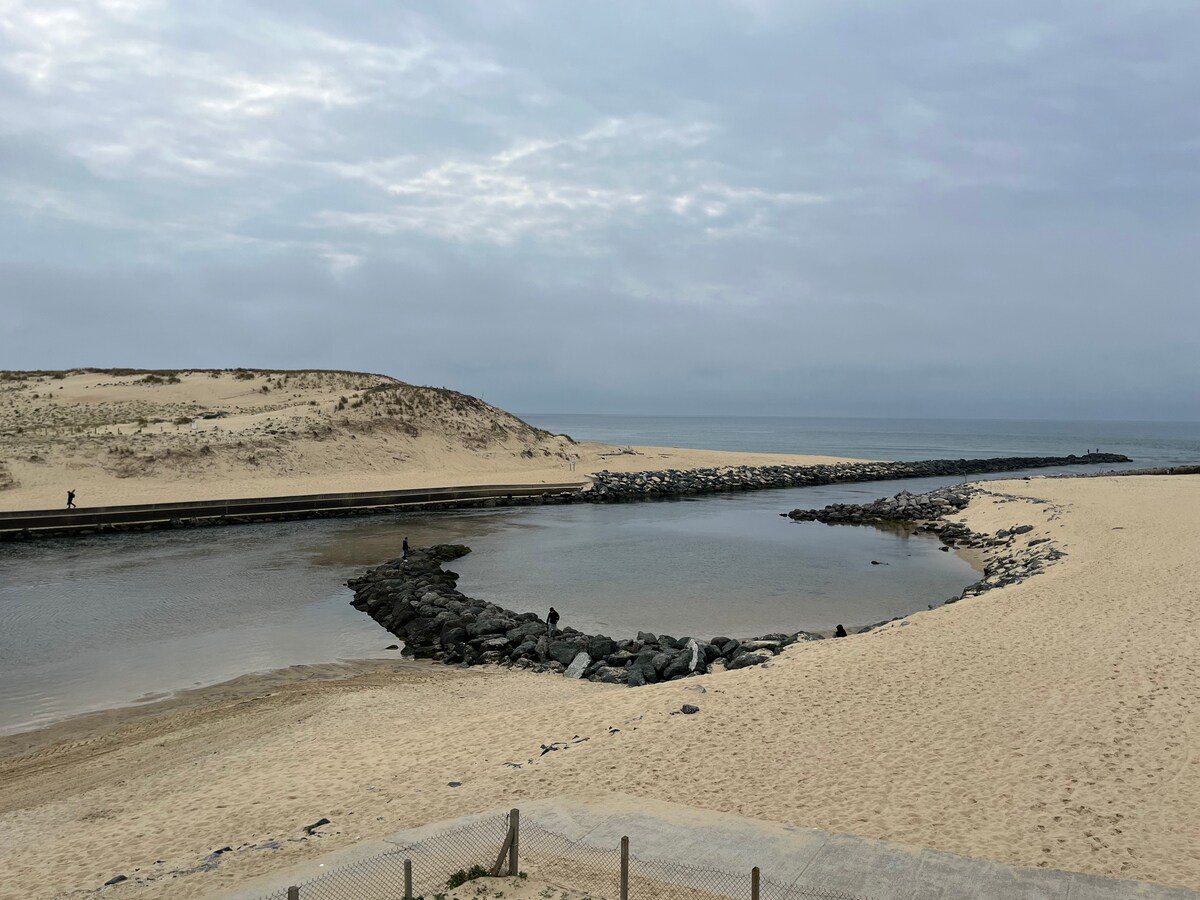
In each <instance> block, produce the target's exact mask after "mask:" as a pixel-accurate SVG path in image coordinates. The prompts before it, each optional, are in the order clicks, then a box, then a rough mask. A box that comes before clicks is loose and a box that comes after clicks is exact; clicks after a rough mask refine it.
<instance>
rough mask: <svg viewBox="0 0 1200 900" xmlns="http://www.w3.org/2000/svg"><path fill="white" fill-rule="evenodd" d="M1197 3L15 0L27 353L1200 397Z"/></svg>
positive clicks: (2, 252)
mask: <svg viewBox="0 0 1200 900" xmlns="http://www.w3.org/2000/svg"><path fill="white" fill-rule="evenodd" d="M1197 38H1200V11H1194V10H1193V9H1192V8H1191V6H1190V4H1184V3H1182V2H1169V0H1162V2H1152V0H1143V2H1140V3H1137V4H1126V5H1122V6H1120V7H1118V8H1113V9H1103V10H1097V9H1096V8H1095V6H1094V5H1093V4H1083V3H1066V4H1057V5H1055V6H1054V8H1053V9H1052V10H1051V9H1047V8H1045V4H1042V3H1034V2H1031V0H1030V2H1025V0H1019V2H1010V3H1004V4H1000V3H994V4H992V3H988V4H961V3H955V2H951V0H918V2H914V3H909V4H903V5H897V4H893V3H884V2H874V3H871V2H869V3H863V4H837V3H808V4H783V3H780V4H775V3H772V2H768V0H761V2H743V3H733V2H731V3H727V4H724V5H720V4H712V5H708V6H705V7H697V6H696V5H695V4H683V3H676V4H672V3H663V4H653V5H644V4H643V5H635V4H628V5H621V4H618V5H616V6H614V5H613V4H611V3H604V4H601V3H582V2H581V3H571V4H526V3H519V2H511V3H500V2H491V0H489V2H479V3H476V4H455V5H452V6H448V7H445V8H434V7H429V8H427V9H426V10H425V11H424V12H423V13H420V14H418V13H415V12H397V11H396V9H395V8H394V6H393V5H388V4H379V3H365V2H359V3H349V4H345V5H339V7H338V9H337V14H336V16H335V15H333V14H331V13H330V12H329V11H328V10H327V9H326V8H325V6H324V5H313V6H312V7H311V8H304V7H302V6H301V5H299V4H294V3H287V4H284V3H277V2H276V3H271V2H259V3H238V4H232V3H204V4H198V3H197V4H186V3H171V4H168V3H166V2H157V0H92V2H62V0H60V2H54V0H38V2H36V3H34V2H28V3H27V2H24V0H0V304H2V305H3V308H4V311H5V314H4V316H3V317H2V320H0V342H2V345H3V348H2V349H3V353H2V357H3V358H2V359H0V365H2V366H4V367H11V368H21V367H29V368H35V367H36V368H41V367H50V366H71V365H144V366H184V365H192V366H201V365H213V366H222V365H271V366H279V367H308V366H331V367H338V368H362V369H366V370H371V371H380V372H386V373H389V374H394V375H396V376H398V377H401V378H405V379H408V380H413V381H418V382H427V383H434V384H446V385H450V386H454V387H457V388H459V389H462V390H466V391H470V392H473V393H482V394H483V395H484V396H486V397H487V399H488V400H490V401H492V402H495V403H497V404H500V405H503V406H506V407H508V408H511V409H516V410H519V411H537V410H542V411H598V412H659V413H669V412H679V413H737V412H745V413H756V414H772V413H776V414H797V415H804V414H812V415H838V414H845V415H886V414H889V413H891V414H897V415H925V416H938V415H943V416H1029V415H1034V416H1048V417H1066V418H1087V417H1100V418H1126V417H1133V418H1147V417H1162V418H1185V419H1200V399H1198V396H1197V394H1196V392H1195V391H1194V390H1193V389H1192V388H1191V385H1193V384H1195V383H1196V380H1197V376H1200V363H1198V362H1197V359H1198V358H1200V354H1197V353H1196V352H1195V340H1194V337H1193V335H1194V334H1196V333H1200V313H1198V312H1197V307H1196V304H1195V303H1194V301H1193V300H1192V285H1194V284H1195V283H1197V276H1200V271H1198V269H1200V264H1198V263H1197V261H1196V258H1195V257H1196V254H1195V253H1194V250H1193V249H1192V248H1193V247H1194V244H1195V241H1194V237H1195V232H1196V230H1197V220H1196V212H1195V210H1196V209H1197V208H1200V207H1198V206H1197V203H1196V200H1197V197H1196V194H1197V189H1198V187H1200V185H1198V179H1197V166H1196V163H1195V159H1196V151H1197V149H1198V148H1200V103H1197V100H1198V99H1200V98H1198V97H1197V93H1198V89H1197V85H1200V71H1198V69H1200V61H1197V60H1196V58H1195V55H1194V53H1192V52H1191V48H1192V47H1194V46H1195V44H1196V40H1197Z"/></svg>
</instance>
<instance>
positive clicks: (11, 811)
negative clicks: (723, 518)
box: [0, 477, 1200, 897]
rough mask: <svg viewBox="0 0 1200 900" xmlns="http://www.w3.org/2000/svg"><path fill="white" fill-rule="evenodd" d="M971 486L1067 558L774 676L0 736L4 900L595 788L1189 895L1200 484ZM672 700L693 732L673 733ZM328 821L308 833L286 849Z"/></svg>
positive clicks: (790, 660) (539, 679)
mask: <svg viewBox="0 0 1200 900" xmlns="http://www.w3.org/2000/svg"><path fill="white" fill-rule="evenodd" d="M987 488H988V490H989V491H996V492H1000V493H1004V494H1009V495H1019V496H1028V497H1034V498H1037V499H1039V500H1043V501H1048V502H1042V503H1033V502H1026V501H1022V500H1019V499H1018V500H1010V499H1007V498H999V497H995V496H988V495H984V496H981V497H979V498H977V499H975V500H974V501H973V502H972V504H971V505H970V507H968V509H967V510H966V512H965V513H964V514H963V517H964V519H965V520H966V521H967V522H968V523H969V524H970V525H971V526H972V527H973V528H975V529H976V530H996V529H999V528H1001V527H1008V526H1010V525H1013V524H1015V523H1018V522H1028V523H1032V524H1034V525H1036V526H1037V527H1035V529H1034V530H1033V531H1032V532H1030V533H1029V534H1027V535H1023V536H1022V537H1023V539H1025V540H1036V539H1038V538H1039V537H1051V538H1053V539H1054V540H1055V542H1056V543H1058V544H1059V545H1060V546H1062V547H1064V548H1065V549H1066V551H1067V553H1068V554H1069V556H1068V557H1067V558H1066V559H1064V560H1061V561H1060V562H1059V563H1058V564H1056V565H1055V566H1053V567H1052V568H1050V569H1049V570H1048V571H1047V572H1046V573H1045V574H1043V575H1040V576H1038V577H1035V578H1032V579H1030V580H1028V581H1026V582H1023V583H1021V584H1018V585H1013V586H1010V587H1007V588H1004V589H1001V590H998V591H993V592H991V593H989V594H987V595H985V596H983V597H980V598H976V599H972V600H966V601H963V602H961V603H958V604H955V605H953V606H948V607H943V608H939V609H937V610H933V611H928V612H923V613H919V614H916V615H913V616H911V617H910V618H909V619H907V620H905V622H906V623H895V624H893V625H890V626H886V627H884V628H881V629H880V630H878V631H875V632H872V633H869V634H866V635H862V636H855V637H851V638H848V639H845V640H839V641H821V642H816V643H811V644H803V645H797V646H796V647H793V648H790V649H789V650H787V651H786V652H785V653H784V654H783V655H782V656H780V657H779V658H777V659H776V660H774V661H773V662H772V664H771V666H770V667H769V668H766V669H762V668H751V669H746V670H742V671H737V672H731V673H726V674H722V675H712V676H705V677H703V678H699V679H690V680H688V681H686V682H683V683H680V682H673V683H668V684H664V685H657V686H650V687H645V688H640V689H636V690H631V689H627V688H621V687H611V686H606V685H599V684H592V683H581V682H574V681H567V680H564V679H561V678H557V677H553V676H531V675H528V674H525V673H519V672H511V671H504V670H492V671H488V670H478V669H475V670H469V671H463V670H458V669H445V668H438V667H428V668H425V669H421V670H413V669H411V668H406V669H405V670H403V671H397V672H392V671H387V670H386V669H387V664H380V665H379V666H377V667H376V668H375V669H373V670H372V671H369V672H361V673H357V674H354V675H352V676H350V677H345V678H340V679H337V680H329V681H313V682H311V683H305V682H299V683H297V684H295V685H287V686H284V687H283V688H279V687H278V686H276V687H273V688H271V689H269V690H266V691H265V692H258V693H256V692H254V691H250V692H249V693H248V694H247V695H244V696H242V697H240V698H229V697H225V698H220V697H217V698H216V699H213V700H211V702H198V703H196V704H195V705H193V706H189V707H187V708H173V707H171V706H166V707H163V708H142V709H139V710H136V711H133V712H130V713H115V714H112V718H111V720H110V721H106V722H98V720H96V719H92V720H90V721H89V720H81V721H80V722H76V723H71V722H68V723H63V724H62V725H59V726H55V727H54V728H53V729H50V730H47V731H46V732H40V733H37V734H35V735H32V736H30V735H27V736H18V738H14V739H6V740H4V741H0V753H4V754H5V755H4V756H3V758H0V856H2V857H3V858H4V859H6V861H8V876H9V877H8V879H7V880H6V881H4V882H0V896H2V897H29V896H54V895H55V894H57V893H64V894H65V893H66V892H69V891H73V890H89V889H93V888H96V887H98V886H100V885H101V884H102V883H103V882H104V881H106V880H107V879H109V878H111V877H112V876H113V875H116V874H125V875H128V876H130V878H132V879H143V878H144V879H147V881H146V883H145V884H141V885H137V884H135V885H129V886H122V887H120V888H119V890H120V893H121V895H122V896H126V895H128V896H134V895H137V896H146V897H154V896H164V897H165V896H168V895H169V896H172V897H193V896H203V895H205V894H207V893H209V892H211V891H214V890H218V889H224V888H227V887H229V886H230V885H233V884H236V883H237V882H238V881H239V880H242V879H245V878H247V877H251V876H254V875H258V874H261V873H263V872H265V871H268V870H270V869H272V868H274V867H279V866H283V865H288V864H291V863H294V862H296V861H297V860H299V859H301V858H303V857H304V856H305V855H306V854H311V853H314V852H324V851H327V850H330V849H336V848H338V847H342V846H346V845H348V844H350V843H352V842H354V841H356V840H359V839H361V838H367V837H379V836H381V835H383V834H386V833H389V832H392V831H395V830H397V829H398V828H403V827H409V826H413V825H418V824H422V823H425V822H431V821H437V820H441V819H445V818H450V817H453V816H457V815H461V814H464V813H470V812H476V811H482V810H488V809H493V808H501V807H506V806H513V805H519V804H520V802H521V800H522V799H525V798H542V797H549V796H558V795H571V794H574V793H579V794H584V793H587V792H588V791H590V790H595V789H603V790H618V791H622V792H625V793H628V794H633V795H639V796H647V797H652V798H659V799H664V800H672V801H677V802H678V801H679V800H680V799H681V798H686V800H687V802H688V803H690V804H692V805H694V806H698V807H702V808H705V809H709V810H714V811H730V812H737V813H742V814H746V815H751V816H756V817H759V818H765V819H769V820H773V821H777V822H783V823H790V824H795V825H802V826H813V827H819V828H825V829H829V830H833V831H842V832H848V833H852V834H858V835H862V836H866V837H877V838H887V839H891V840H896V841H900V842H904V843H908V844H912V845H915V846H920V847H930V848H935V849H940V850H946V851H950V852H954V853H961V854H966V855H971V856H982V857H987V858H991V859H995V860H998V861H1002V862H1007V863H1014V864H1019V865H1029V866H1048V867H1052V868H1061V869H1068V870H1075V871H1082V872H1091V873H1095V874H1102V875H1113V876H1119V877H1123V878H1135V879H1144V880H1149V881H1154V882H1158V883H1162V884H1172V885H1181V886H1186V887H1191V888H1200V852H1198V851H1197V846H1196V842H1195V835H1196V834H1197V832H1198V831H1200V814H1198V813H1197V809H1200V754H1197V753H1196V750H1195V748H1196V746H1197V744H1198V742H1200V702H1198V701H1197V699H1196V698H1197V697H1200V629H1197V627H1196V624H1197V616H1198V615H1200V599H1198V597H1197V594H1196V591H1195V587H1194V585H1195V584H1196V583H1197V581H1198V579H1200V553H1198V552H1197V550H1196V548H1197V547H1200V478H1194V477H1175V478H1153V477H1146V478H1089V479H1078V480H1052V479H1037V480H1033V481H1013V482H990V483H988V484H987ZM696 684H701V685H703V686H704V687H705V688H706V693H704V694H700V695H698V694H697V693H695V692H693V691H690V690H688V689H689V688H691V687H694V686H695V685H696ZM683 702H689V703H695V704H696V705H698V706H699V707H700V708H701V712H700V713H699V714H697V715H692V716H681V715H671V713H672V712H673V711H675V710H677V709H678V708H679V706H680V704H682V703H683ZM126 716H132V717H134V718H130V719H126V718H125V717H126ZM73 728H74V729H75V731H72V729H73ZM551 742H562V744H563V745H564V746H563V749H560V750H557V751H555V752H552V753H547V754H545V755H540V754H541V749H540V748H541V746H542V745H543V744H550V743H551ZM451 781H457V782H461V787H456V788H452V787H449V782H451ZM322 816H325V817H328V818H329V819H331V820H332V825H331V826H329V828H328V829H327V830H322V836H321V837H319V838H310V839H308V840H290V839H292V838H297V839H298V838H301V837H303V836H304V834H303V830H302V829H303V826H304V825H306V824H309V823H311V822H314V821H315V820H316V819H318V818H320V817H322ZM272 839H280V840H281V841H282V843H281V845H280V846H281V849H279V850H272V851H264V850H250V849H245V850H239V849H237V848H241V847H249V846H252V845H255V844H261V843H263V842H266V841H269V840H272ZM226 846H230V847H233V848H235V850H234V851H233V852H230V853H226V854H224V855H223V856H222V858H221V863H220V865H219V866H217V867H216V868H215V869H213V870H212V871H192V870H195V868H196V867H197V866H198V865H199V864H200V863H201V862H202V861H203V860H204V859H205V858H206V857H207V856H208V854H209V853H210V852H211V851H213V850H216V849H219V848H222V847H226ZM160 860H161V862H159V861H160ZM170 871H179V872H187V871H191V872H192V873H191V874H186V875H181V876H179V877H176V878H171V877H164V876H163V874H161V873H166V872H170ZM113 895H114V896H116V895H117V889H113Z"/></svg>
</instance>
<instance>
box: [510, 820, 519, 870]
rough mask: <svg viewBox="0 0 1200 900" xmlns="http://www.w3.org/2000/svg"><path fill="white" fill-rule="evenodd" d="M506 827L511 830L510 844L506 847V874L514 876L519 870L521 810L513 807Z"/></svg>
mask: <svg viewBox="0 0 1200 900" xmlns="http://www.w3.org/2000/svg"><path fill="white" fill-rule="evenodd" d="M508 827H509V828H510V829H511V830H512V846H511V847H509V848H508V874H509V875H511V876H513V877H514V878H515V877H516V876H517V873H518V872H519V866H518V863H519V861H520V860H519V854H520V847H521V811H520V810H519V809H514V810H512V811H511V812H510V813H509V814H508Z"/></svg>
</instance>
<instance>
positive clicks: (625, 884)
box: [621, 837, 629, 900]
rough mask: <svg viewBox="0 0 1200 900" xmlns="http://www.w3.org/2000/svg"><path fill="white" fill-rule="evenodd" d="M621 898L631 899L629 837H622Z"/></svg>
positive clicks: (622, 899)
mask: <svg viewBox="0 0 1200 900" xmlns="http://www.w3.org/2000/svg"><path fill="white" fill-rule="evenodd" d="M621 900H629V838H628V837H623V838H621Z"/></svg>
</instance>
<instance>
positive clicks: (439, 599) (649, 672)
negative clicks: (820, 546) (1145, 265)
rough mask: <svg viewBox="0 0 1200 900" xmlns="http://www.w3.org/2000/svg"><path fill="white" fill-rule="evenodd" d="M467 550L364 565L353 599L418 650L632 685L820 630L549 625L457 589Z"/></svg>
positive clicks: (757, 659)
mask: <svg viewBox="0 0 1200 900" xmlns="http://www.w3.org/2000/svg"><path fill="white" fill-rule="evenodd" d="M470 552H471V551H470V548H468V547H465V546H463V545H461V544H439V545H437V546H434V547H427V548H424V549H420V550H415V551H413V552H411V553H410V554H409V556H408V559H407V560H405V559H393V560H391V561H389V562H386V563H384V564H382V565H379V566H376V567H374V568H372V569H368V570H367V571H366V572H365V573H363V574H362V575H361V576H359V577H358V578H352V579H350V580H349V581H348V582H347V586H348V587H350V589H351V590H353V591H354V599H353V600H352V601H350V602H351V605H353V606H354V607H355V608H356V609H359V610H362V611H363V612H365V613H367V614H368V615H369V616H371V618H373V619H374V620H375V621H376V622H378V623H379V624H380V625H382V626H383V627H384V628H386V629H387V630H388V631H390V632H391V633H392V634H394V635H395V636H396V637H398V638H400V639H401V640H402V641H404V652H405V653H406V654H407V655H411V656H415V657H417V658H422V659H435V660H441V661H442V662H444V663H446V664H447V665H456V664H457V665H465V666H471V665H481V664H488V663H490V664H493V665H503V666H509V667H512V668H519V669H532V670H533V671H536V672H547V671H549V672H558V673H562V674H563V675H565V676H567V677H569V678H585V679H587V680H589V681H600V682H606V683H610V684H627V685H629V686H631V687H638V686H640V685H644V684H654V683H656V682H660V681H674V680H676V679H679V678H687V677H688V676H691V675H704V674H708V673H710V672H713V671H717V670H721V669H743V668H746V667H748V666H754V665H762V664H764V663H766V662H767V661H768V660H770V659H771V657H773V656H775V655H776V654H778V653H779V652H780V651H781V650H782V649H783V648H784V647H787V646H789V645H791V644H794V643H797V642H799V641H811V640H819V639H820V638H819V637H818V636H817V635H814V634H809V633H807V632H803V631H800V632H795V633H792V634H782V633H779V634H768V635H764V636H762V637H759V638H755V639H753V640H736V639H734V638H729V637H723V636H717V637H713V638H710V639H707V640H705V639H701V638H694V637H673V636H671V635H666V634H651V633H649V632H645V631H640V632H638V635H637V637H636V638H634V639H633V640H617V639H614V638H611V637H608V636H606V635H603V634H584V633H583V632H580V631H577V630H575V629H574V628H570V627H567V628H563V629H561V630H560V631H557V632H555V633H554V634H549V633H548V629H547V625H546V623H545V622H543V621H541V619H540V618H538V616H537V615H535V614H534V613H518V612H514V611H512V610H509V609H504V608H503V607H501V606H497V605H496V604H494V603H489V602H487V601H484V600H478V599H475V598H473V597H468V596H466V595H465V594H463V593H461V592H460V591H459V590H458V588H457V584H458V575H457V574H456V573H454V572H451V571H450V570H448V569H446V568H444V566H443V563H447V562H451V561H452V560H455V559H458V558H459V557H461V556H465V555H466V554H467V553H470Z"/></svg>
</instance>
